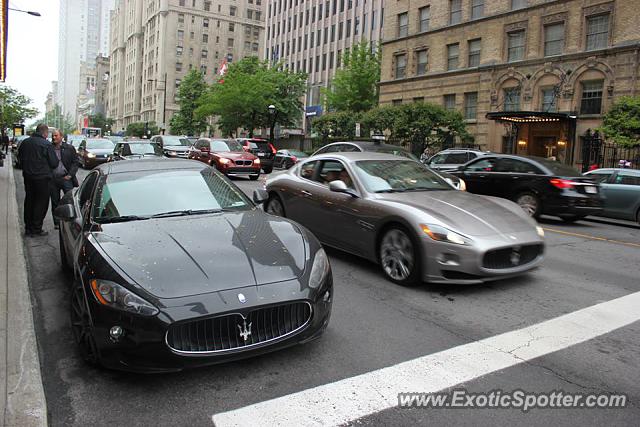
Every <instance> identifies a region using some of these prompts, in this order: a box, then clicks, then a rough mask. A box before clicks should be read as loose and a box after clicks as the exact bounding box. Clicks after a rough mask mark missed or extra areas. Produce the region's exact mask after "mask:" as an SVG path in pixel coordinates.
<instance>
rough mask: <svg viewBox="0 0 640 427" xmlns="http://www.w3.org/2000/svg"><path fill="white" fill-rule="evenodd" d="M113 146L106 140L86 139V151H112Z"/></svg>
mask: <svg viewBox="0 0 640 427" xmlns="http://www.w3.org/2000/svg"><path fill="white" fill-rule="evenodd" d="M114 146H115V144H114V143H113V142H111V141H109V140H108V139H87V148H88V149H98V150H99V149H102V148H105V149H109V148H110V149H113V147H114Z"/></svg>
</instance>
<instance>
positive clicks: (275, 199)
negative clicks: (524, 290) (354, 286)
mask: <svg viewBox="0 0 640 427" xmlns="http://www.w3.org/2000/svg"><path fill="white" fill-rule="evenodd" d="M258 193H261V192H258ZM256 201H264V202H265V210H266V211H267V212H268V213H271V214H274V215H281V216H286V217H287V218H290V219H293V220H294V221H297V222H299V223H300V224H302V225H304V226H305V227H307V228H308V229H309V230H311V231H312V232H313V233H314V234H315V235H316V236H317V237H318V238H319V239H320V241H321V242H322V243H324V244H325V245H328V246H332V247H335V248H337V249H340V250H343V251H346V252H350V253H352V254H355V255H358V256H361V257H364V258H366V259H369V260H371V261H374V262H377V263H379V264H380V266H381V267H382V271H383V272H384V274H385V275H386V277H388V278H389V279H390V280H392V281H393V282H396V283H399V284H402V285H410V284H415V283H419V282H422V281H428V282H435V283H464V284H472V283H481V282H484V281H487V280H493V279H500V278H506V277H511V276H516V275H519V274H522V273H525V272H527V271H529V270H531V269H533V268H535V267H537V266H538V265H539V264H540V263H541V261H542V257H543V253H544V232H543V230H542V228H541V227H539V226H538V225H537V223H536V222H535V221H534V220H533V219H530V218H529V217H527V216H526V215H525V214H524V212H523V211H522V209H520V207H519V206H518V205H516V204H515V203H513V202H511V201H509V200H505V199H499V198H495V197H488V196H479V195H475V194H470V193H467V192H464V191H455V190H454V188H453V187H452V186H451V185H450V184H448V183H447V182H445V181H444V180H443V179H442V178H441V177H439V176H438V175H436V174H435V173H433V172H432V171H431V170H430V169H428V168H425V167H424V166H423V165H421V164H420V163H418V162H416V161H414V160H410V159H403V158H399V157H397V156H393V155H388V154H378V153H327V154H322V155H319V156H314V157H311V158H309V159H308V160H306V161H303V162H301V163H299V164H298V165H296V166H294V167H293V168H292V169H290V170H289V171H288V172H287V173H284V174H281V175H279V176H277V177H275V178H272V179H270V180H269V181H268V182H267V185H266V192H262V194H258V195H257V197H256Z"/></svg>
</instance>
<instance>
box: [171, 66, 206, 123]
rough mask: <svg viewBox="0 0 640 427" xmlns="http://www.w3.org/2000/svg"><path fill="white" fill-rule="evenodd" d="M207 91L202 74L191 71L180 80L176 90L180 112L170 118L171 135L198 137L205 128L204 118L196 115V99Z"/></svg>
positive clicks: (194, 70)
mask: <svg viewBox="0 0 640 427" xmlns="http://www.w3.org/2000/svg"><path fill="white" fill-rule="evenodd" d="M206 89H207V83H206V82H205V81H204V78H203V77H202V74H201V73H200V72H199V71H196V69H192V70H191V71H189V73H187V75H186V76H185V77H184V79H182V82H181V83H180V87H179V88H178V99H179V100H178V104H179V105H180V110H179V111H178V112H176V113H175V114H174V115H173V117H172V118H171V133H173V134H175V135H199V134H201V133H202V132H204V130H205V129H206V128H207V120H206V118H205V117H202V116H199V115H197V114H196V113H195V112H196V109H197V108H198V99H199V98H200V97H201V96H202V94H203V93H204V92H205V91H206Z"/></svg>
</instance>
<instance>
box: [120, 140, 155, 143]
mask: <svg viewBox="0 0 640 427" xmlns="http://www.w3.org/2000/svg"><path fill="white" fill-rule="evenodd" d="M117 143H118V144H157V142H155V141H151V140H150V139H127V140H124V141H118V142H117Z"/></svg>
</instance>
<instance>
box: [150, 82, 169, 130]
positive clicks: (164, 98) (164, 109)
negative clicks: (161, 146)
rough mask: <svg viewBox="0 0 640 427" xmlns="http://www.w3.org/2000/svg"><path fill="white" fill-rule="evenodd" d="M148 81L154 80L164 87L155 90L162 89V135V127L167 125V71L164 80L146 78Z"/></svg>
mask: <svg viewBox="0 0 640 427" xmlns="http://www.w3.org/2000/svg"><path fill="white" fill-rule="evenodd" d="M147 81H148V82H154V83H164V88H163V89H158V88H156V90H161V91H162V134H163V135H164V129H165V128H166V127H167V124H166V121H167V120H166V112H167V73H164V81H163V80H156V79H147Z"/></svg>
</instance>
